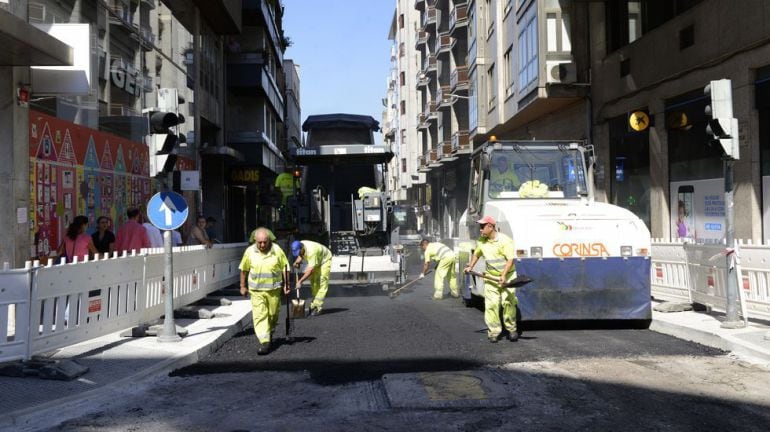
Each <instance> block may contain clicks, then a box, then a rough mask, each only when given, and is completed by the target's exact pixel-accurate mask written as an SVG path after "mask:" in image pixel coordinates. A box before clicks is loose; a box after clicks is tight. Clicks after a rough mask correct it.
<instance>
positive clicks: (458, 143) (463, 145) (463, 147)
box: [452, 130, 472, 153]
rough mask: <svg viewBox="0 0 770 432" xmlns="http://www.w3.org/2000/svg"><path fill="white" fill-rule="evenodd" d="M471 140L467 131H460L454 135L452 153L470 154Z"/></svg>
mask: <svg viewBox="0 0 770 432" xmlns="http://www.w3.org/2000/svg"><path fill="white" fill-rule="evenodd" d="M471 150H472V149H471V146H470V139H469V135H468V131H467V130H459V131H456V132H455V133H453V134H452V151H453V152H455V153H470V152H471Z"/></svg>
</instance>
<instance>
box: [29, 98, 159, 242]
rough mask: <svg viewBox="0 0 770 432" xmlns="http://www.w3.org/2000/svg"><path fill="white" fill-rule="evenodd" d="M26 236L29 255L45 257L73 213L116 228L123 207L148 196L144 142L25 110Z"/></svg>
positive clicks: (122, 218) (139, 203)
mask: <svg viewBox="0 0 770 432" xmlns="http://www.w3.org/2000/svg"><path fill="white" fill-rule="evenodd" d="M29 116H30V117H29V127H30V133H29V170H30V188H29V190H30V203H31V205H30V211H29V220H30V237H31V240H32V245H33V246H32V248H33V250H32V256H35V257H48V256H51V255H52V252H55V251H56V248H57V246H58V245H59V244H60V243H61V240H62V236H63V235H64V233H65V232H66V230H67V226H68V225H69V223H70V222H71V221H72V220H73V218H74V217H75V216H77V215H85V216H87V217H88V220H89V226H88V232H93V230H94V229H95V226H96V218H98V217H99V216H107V217H109V218H110V219H111V220H112V230H113V232H114V231H116V229H117V227H119V226H121V225H122V224H123V223H124V222H125V219H126V209H127V208H129V207H139V208H142V207H143V206H144V204H145V203H146V202H147V200H148V199H149V198H150V195H151V190H150V187H151V183H150V178H149V150H148V148H147V146H146V145H145V144H144V143H141V142H133V141H129V140H127V139H124V138H121V137H118V136H115V135H112V134H108V133H104V132H100V131H97V130H93V129H89V128H86V127H82V126H79V125H76V124H73V123H70V122H66V121H63V120H60V119H57V118H55V117H51V116H48V115H45V114H42V113H38V112H35V111H30V113H29Z"/></svg>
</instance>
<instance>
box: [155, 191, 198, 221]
mask: <svg viewBox="0 0 770 432" xmlns="http://www.w3.org/2000/svg"><path fill="white" fill-rule="evenodd" d="M188 213H189V209H188V208H187V202H185V200H184V197H182V195H179V194H178V193H176V192H158V193H156V194H155V195H153V196H152V198H150V202H148V203H147V217H148V218H149V219H150V223H151V224H153V225H155V226H156V227H158V228H160V229H162V230H173V229H177V228H179V227H180V226H182V224H184V222H185V221H186V220H187V214H188Z"/></svg>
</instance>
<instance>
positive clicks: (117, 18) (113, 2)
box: [107, 0, 134, 28]
mask: <svg viewBox="0 0 770 432" xmlns="http://www.w3.org/2000/svg"><path fill="white" fill-rule="evenodd" d="M107 8H108V9H109V10H110V12H111V13H110V23H111V24H121V25H123V26H125V27H127V28H131V23H133V22H134V14H133V13H131V5H129V4H128V2H125V1H123V0H109V1H108V2H107Z"/></svg>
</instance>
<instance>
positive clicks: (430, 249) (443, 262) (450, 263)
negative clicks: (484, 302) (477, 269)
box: [420, 240, 460, 300]
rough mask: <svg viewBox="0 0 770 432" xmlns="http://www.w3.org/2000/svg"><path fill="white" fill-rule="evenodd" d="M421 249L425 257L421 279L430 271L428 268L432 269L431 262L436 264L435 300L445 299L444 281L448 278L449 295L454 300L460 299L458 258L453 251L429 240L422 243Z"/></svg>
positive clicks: (434, 278) (434, 280) (434, 279)
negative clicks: (457, 269) (456, 265)
mask: <svg viewBox="0 0 770 432" xmlns="http://www.w3.org/2000/svg"><path fill="white" fill-rule="evenodd" d="M420 248H421V249H422V251H423V254H424V255H425V258H424V260H423V261H424V262H423V265H422V273H420V279H422V278H424V277H425V273H426V272H427V271H428V267H430V262H431V261H435V262H436V275H435V276H434V277H433V298H434V299H435V300H441V299H442V298H444V280H446V279H447V278H449V294H450V295H451V296H452V297H454V298H458V297H460V291H459V290H458V289H457V272H456V270H455V263H456V262H457V256H456V255H455V253H454V252H452V249H449V247H448V246H447V245H445V244H443V243H439V242H433V243H431V242H429V241H428V240H423V241H421V242H420Z"/></svg>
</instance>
